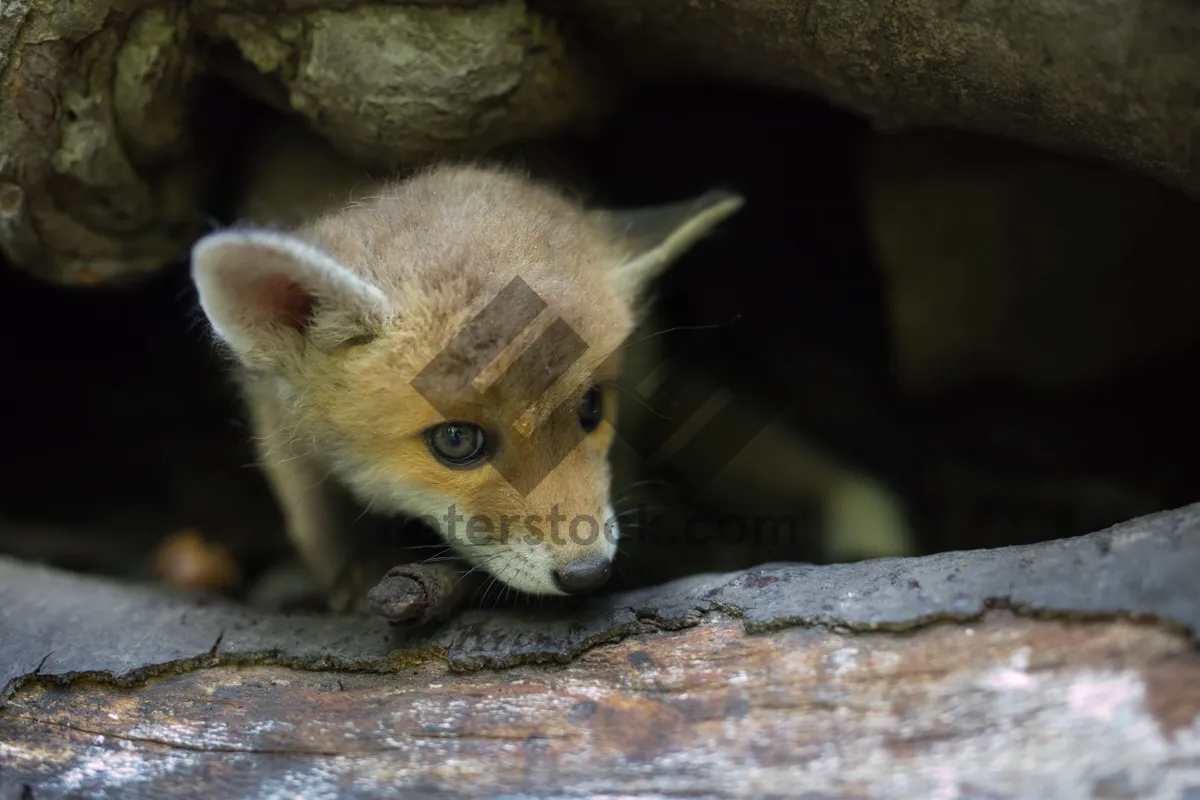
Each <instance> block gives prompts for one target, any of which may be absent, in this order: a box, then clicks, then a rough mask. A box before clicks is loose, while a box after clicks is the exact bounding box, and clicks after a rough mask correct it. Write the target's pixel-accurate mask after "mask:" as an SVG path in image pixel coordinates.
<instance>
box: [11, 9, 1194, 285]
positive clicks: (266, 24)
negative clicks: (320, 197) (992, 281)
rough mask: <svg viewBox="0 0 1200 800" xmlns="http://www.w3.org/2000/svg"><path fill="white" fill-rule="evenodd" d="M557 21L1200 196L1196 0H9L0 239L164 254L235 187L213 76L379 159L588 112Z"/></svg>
mask: <svg viewBox="0 0 1200 800" xmlns="http://www.w3.org/2000/svg"><path fill="white" fill-rule="evenodd" d="M534 5H536V8H533V7H532V6H534ZM560 22H565V23H567V24H569V25H572V26H573V25H574V23H577V22H579V23H582V24H583V25H584V26H585V27H586V28H587V31H588V34H589V36H588V37H586V40H587V41H588V42H589V47H590V43H591V42H593V41H603V42H605V43H606V44H607V50H609V51H611V52H612V53H619V54H621V55H622V56H623V57H624V58H625V60H626V61H627V62H628V63H629V64H632V65H633V66H634V70H635V72H641V71H647V70H657V71H665V72H670V73H675V74H685V75H689V76H703V77H718V78H722V79H736V80H741V81H746V82H748V83H752V84H755V85H766V86H772V87H783V88H788V89H795V90H802V91H806V92H811V93H814V94H816V95H819V96H821V97H824V98H826V99H828V100H829V101H831V102H833V103H835V104H837V105H838V106H841V107H843V108H845V109H848V110H851V111H854V112H856V113H858V114H861V115H863V116H865V117H867V118H870V119H872V120H874V121H876V122H878V123H879V124H880V125H881V126H883V127H888V128H900V127H906V126H907V127H920V126H927V125H933V126H948V127H954V128H960V129H964V130H971V131H977V132H981V133H986V134H992V135H997V136H1003V137H1011V138H1014V139H1017V140H1020V141H1024V142H1028V143H1031V144H1036V145H1041V146H1045V147H1048V148H1050V149H1053V150H1057V151H1063V152H1069V153H1078V154H1083V155H1089V156H1097V157H1100V158H1103V159H1106V160H1108V161H1110V162H1112V163H1115V164H1120V165H1122V166H1124V167H1127V168H1129V169H1132V170H1136V171H1138V172H1140V173H1142V174H1144V175H1149V176H1153V177H1154V178H1156V179H1158V180H1160V181H1163V182H1164V183H1166V184H1168V185H1170V186H1173V187H1176V188H1179V189H1182V190H1184V191H1186V192H1189V193H1191V194H1192V195H1193V196H1200V195H1198V193H1200V159H1198V158H1197V155H1196V154H1197V152H1200V139H1198V138H1197V137H1198V136H1200V134H1198V133H1197V131H1198V130H1200V126H1198V125H1197V119H1198V117H1197V114H1198V113H1200V112H1198V111H1197V104H1196V102H1195V87H1196V86H1198V85H1200V49H1198V48H1197V46H1196V45H1197V43H1198V42H1200V7H1198V6H1196V5H1195V4H1194V3H1188V2H1182V1H1181V0H1117V1H1116V2H1098V1H1097V0H1031V1H1030V2H1020V3H1013V2H1010V1H1009V0H985V1H984V2H976V3H969V4H964V3H963V2H961V0H899V1H897V2H891V3H885V4H874V3H858V4H849V5H848V4H847V3H845V2H842V0H806V2H802V3H796V2H794V1H793V0H736V1H734V0H730V1H729V2H720V3H718V2H711V0H708V1H706V2H699V1H697V2H690V3H679V2H676V1H675V0H571V2H569V3H561V2H560V3H537V4H532V3H531V4H529V5H528V6H527V5H526V3H525V2H523V0H504V1H503V2H482V0H417V1H414V0H405V1H404V2H392V3H368V2H363V1H362V0H273V2H269V3H268V2H258V1H257V0H197V2H193V3H187V4H185V3H175V2H167V0H135V1H134V2H114V0H79V1H78V2H73V3H66V4H64V3H60V2H57V1H56V0H6V1H5V2H4V3H3V4H2V5H0V154H2V155H0V251H2V252H3V254H4V256H5V257H6V259H7V260H8V261H10V262H11V263H12V264H14V265H16V266H19V267H22V268H24V269H27V270H29V271H31V272H33V273H34V274H36V275H38V276H40V277H41V278H43V279H45V280H48V281H53V282H58V283H64V284H70V285H85V284H95V283H103V282H112V281H118V280H122V279H127V278H131V277H136V276H139V275H142V274H144V273H146V272H149V271H153V270H155V269H158V268H160V267H161V266H163V265H165V264H167V263H171V262H172V261H173V260H175V259H176V258H177V257H179V256H180V255H181V254H182V253H183V252H185V251H186V248H187V246H188V244H189V243H190V242H191V241H192V240H193V239H194V238H195V237H196V236H197V235H198V233H199V232H200V231H201V229H202V226H203V222H204V211H205V209H204V207H203V206H204V198H206V197H207V196H208V194H209V192H210V191H211V190H212V189H213V188H214V185H215V183H216V182H218V181H223V180H224V181H227V180H229V176H228V175H222V173H221V171H220V170H219V169H217V168H216V167H218V166H219V165H221V164H223V163H224V162H223V160H222V159H221V157H220V156H219V155H217V154H215V153H214V152H213V150H212V147H211V145H212V144H213V140H214V139H217V138H220V132H221V131H222V130H226V131H227V130H228V129H229V127H230V125H231V124H233V123H235V122H236V121H237V120H224V119H219V120H214V119H212V118H211V117H212V115H211V114H207V113H205V112H204V111H203V110H202V109H199V108H198V107H197V106H196V102H195V93H196V90H197V88H198V87H199V86H200V85H201V83H202V82H203V81H204V80H205V79H209V78H213V77H219V78H220V79H223V80H227V81H230V82H231V83H233V84H234V85H236V86H237V87H238V88H239V89H240V90H241V91H242V92H243V93H245V94H247V95H249V96H252V97H254V98H256V99H257V100H259V101H261V102H263V103H265V104H267V105H271V106H275V107H279V108H281V109H287V110H289V111H294V112H296V113H297V114H298V115H299V116H301V117H303V118H305V119H307V120H308V122H309V123H311V125H312V126H313V127H314V128H315V129H316V130H318V131H320V132H321V134H322V135H323V136H325V137H326V138H328V139H329V140H330V141H331V142H334V143H335V144H336V145H337V146H338V147H339V148H340V149H341V150H342V151H344V152H346V153H349V154H352V155H354V156H356V157H358V158H360V159H363V160H365V161H368V162H371V163H372V164H375V165H387V166H392V165H396V164H399V163H404V164H408V163H411V162H412V161H417V160H423V159H426V158H429V157H433V156H436V155H439V154H444V153H458V152H460V151H461V150H463V149H464V148H465V149H466V150H471V151H478V150H481V149H487V148H491V147H494V146H499V145H504V144H507V143H512V142H516V141H527V140H535V139H538V138H540V137H543V136H551V135H554V134H556V133H560V132H562V131H564V130H566V129H568V128H570V127H572V126H575V125H578V124H580V123H586V122H587V121H589V120H593V119H595V118H596V116H597V115H599V114H602V113H603V111H604V109H605V108H607V107H609V106H610V102H611V99H612V97H613V93H612V88H613V87H612V86H610V85H609V78H610V77H611V76H614V75H616V74H618V73H619V72H620V70H618V69H616V65H615V64H612V63H609V64H601V65H599V68H597V64H596V63H595V61H594V58H595V57H596V56H598V55H602V54H601V53H599V52H584V41H585V37H581V36H571V35H569V33H565V32H564V31H562V30H560V27H561V26H560V24H559V23H560ZM600 49H601V50H604V49H605V48H600ZM214 122H215V124H213V123H214Z"/></svg>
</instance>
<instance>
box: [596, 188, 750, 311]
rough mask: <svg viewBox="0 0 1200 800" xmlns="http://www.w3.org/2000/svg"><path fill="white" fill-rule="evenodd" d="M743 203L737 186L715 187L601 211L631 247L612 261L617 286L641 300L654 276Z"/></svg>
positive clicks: (629, 299)
mask: <svg viewBox="0 0 1200 800" xmlns="http://www.w3.org/2000/svg"><path fill="white" fill-rule="evenodd" d="M744 204H745V199H744V198H743V197H742V196H741V195H740V194H737V193H736V192H732V191H728V190H725V189H713V190H712V191H709V192H706V193H704V194H702V195H700V196H699V197H695V198H692V199H691V200H685V201H682V202H676V203H669V204H666V205H661V206H653V207H648V208H632V209H624V210H620V211H608V212H601V213H600V216H601V218H602V219H604V220H605V221H606V223H607V224H608V225H609V227H610V229H611V230H613V231H614V232H616V233H617V234H619V235H620V236H621V237H622V238H623V239H624V240H625V241H626V243H627V244H628V245H629V249H630V251H631V252H630V256H629V258H628V259H626V260H625V261H624V262H622V263H620V264H616V265H613V268H612V277H613V280H614V283H615V285H616V287H617V290H618V291H619V292H620V293H621V294H622V296H624V297H625V299H626V301H627V302H629V303H630V304H631V305H632V306H635V307H637V306H641V305H643V304H644V302H645V300H646V296H647V293H648V291H649V289H650V286H651V285H652V284H653V283H654V281H655V280H657V279H658V278H659V277H660V276H661V275H662V273H663V272H665V271H666V270H667V268H668V267H669V266H670V265H671V264H673V263H674V262H675V261H677V260H678V259H679V258H680V257H681V256H683V254H684V253H686V252H687V251H688V250H689V249H691V248H692V247H693V246H694V245H695V244H696V243H697V242H699V241H700V240H701V239H703V238H704V237H705V236H707V235H709V234H710V233H712V231H713V230H715V229H716V228H717V226H718V225H720V224H721V223H722V222H724V221H725V220H726V219H727V218H728V217H730V216H732V215H733V214H734V213H735V212H737V211H738V210H739V209H740V208H741V207H742V206H743V205H744Z"/></svg>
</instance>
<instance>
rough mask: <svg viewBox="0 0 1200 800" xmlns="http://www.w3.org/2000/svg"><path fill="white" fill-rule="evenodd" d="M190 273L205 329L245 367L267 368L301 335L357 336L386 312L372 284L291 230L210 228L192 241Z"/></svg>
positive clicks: (320, 340) (333, 339)
mask: <svg viewBox="0 0 1200 800" xmlns="http://www.w3.org/2000/svg"><path fill="white" fill-rule="evenodd" d="M192 280H193V281H194V282H195V284H196V288H197V290H198V291H199V294H200V307H201V308H203V309H204V313H205V315H207V317H208V320H209V322H210V323H211V324H212V327H213V330H214V331H215V332H216V334H217V336H219V337H220V338H221V339H222V340H224V341H225V343H226V344H228V345H229V346H230V347H231V348H233V350H234V352H235V353H236V354H237V355H238V357H239V358H240V359H241V361H242V362H243V363H245V364H246V365H247V366H251V367H260V368H268V367H270V366H273V365H276V364H278V363H280V362H281V360H283V359H285V358H287V357H288V355H289V354H291V353H294V352H296V350H297V348H299V347H300V346H301V345H302V344H303V343H304V342H305V340H306V339H308V340H315V341H316V343H317V344H318V345H335V344H337V343H338V342H339V341H342V340H346V339H351V338H355V337H359V336H362V335H363V334H366V333H368V332H369V331H370V329H371V328H372V327H374V326H377V325H378V324H380V323H381V322H382V321H383V320H384V319H385V318H386V316H387V313H388V299H387V297H386V296H385V295H384V293H383V292H382V291H380V290H379V289H378V288H377V287H375V286H373V285H371V284H370V283H367V282H366V281H365V280H363V279H362V278H360V277H358V276H357V275H355V274H354V273H353V272H351V271H350V270H348V269H346V267H344V266H342V265H341V264H339V263H338V262H337V261H336V260H335V259H333V258H332V257H330V256H328V255H326V254H325V253H323V252H321V251H320V250H319V249H317V248H316V247H313V246H312V245H310V244H308V243H307V242H304V241H302V240H300V239H298V238H296V237H294V236H289V235H286V234H281V233H274V232H270V231H259V230H237V231H222V232H220V233H213V234H210V235H208V236H205V237H204V238H202V239H200V241H198V242H197V243H196V244H195V246H194V247H193V248H192Z"/></svg>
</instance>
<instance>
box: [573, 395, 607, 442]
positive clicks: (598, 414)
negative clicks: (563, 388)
mask: <svg viewBox="0 0 1200 800" xmlns="http://www.w3.org/2000/svg"><path fill="white" fill-rule="evenodd" d="M603 418H604V408H603V393H602V392H601V391H600V388H599V387H597V386H593V387H592V388H591V389H588V390H587V391H586V392H584V394H583V397H582V398H581V399H580V401H579V424H580V425H581V426H582V427H583V430H584V431H585V432H587V433H591V432H592V431H594V430H596V428H598V427H600V420H601V419H603Z"/></svg>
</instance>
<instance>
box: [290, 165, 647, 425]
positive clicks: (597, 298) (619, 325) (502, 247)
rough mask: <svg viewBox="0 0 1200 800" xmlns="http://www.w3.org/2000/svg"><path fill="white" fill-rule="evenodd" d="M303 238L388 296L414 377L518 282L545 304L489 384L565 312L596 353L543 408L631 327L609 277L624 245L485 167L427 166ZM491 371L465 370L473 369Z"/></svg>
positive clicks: (575, 210) (554, 195) (571, 208)
mask: <svg viewBox="0 0 1200 800" xmlns="http://www.w3.org/2000/svg"><path fill="white" fill-rule="evenodd" d="M297 233H298V235H300V236H301V237H303V238H306V239H308V240H310V241H312V242H313V243H314V244H317V245H318V246H320V247H321V248H323V249H324V250H326V251H327V252H329V253H330V254H331V255H332V256H334V257H335V258H337V259H338V260H339V261H340V262H341V263H342V264H344V265H345V266H346V267H347V268H349V269H351V270H353V271H354V272H356V273H357V274H359V275H362V276H363V277H365V278H367V279H368V280H369V281H370V282H371V283H373V284H375V285H376V286H378V287H379V288H380V289H382V290H383V291H384V293H385V294H386V295H387V296H388V297H389V299H390V300H391V301H392V304H393V310H394V315H395V319H394V324H393V325H392V326H389V327H390V328H392V329H393V330H392V331H390V332H394V333H396V334H399V335H400V336H402V337H407V338H410V341H408V342H407V347H404V348H402V351H401V352H402V355H403V361H405V362H407V364H408V367H409V371H415V370H419V369H420V368H422V367H423V366H424V365H425V364H426V363H428V361H429V360H431V359H432V358H433V357H434V356H435V355H436V354H437V353H438V352H440V351H441V349H442V348H443V347H445V345H446V344H448V343H449V341H450V340H451V339H452V338H453V337H454V336H455V335H456V334H457V333H458V332H459V331H460V330H462V327H463V326H464V325H465V324H466V323H467V321H468V320H469V319H470V318H471V317H472V316H474V315H475V314H476V313H478V312H479V311H480V310H481V309H482V307H483V306H484V305H486V303H487V302H489V301H490V300H491V299H492V298H494V297H495V296H496V295H497V294H498V293H499V292H500V291H501V290H502V289H504V287H505V286H507V285H508V284H509V282H510V281H512V279H513V278H515V277H520V278H521V279H522V280H524V281H525V283H527V284H528V285H529V286H530V288H532V289H533V290H534V292H536V293H537V294H538V296H539V297H541V298H542V300H544V301H545V302H546V303H547V304H548V306H549V308H548V309H547V310H546V312H544V314H543V315H542V317H541V318H539V320H538V322H537V324H536V325H535V326H531V329H530V330H528V331H527V332H526V333H525V334H524V336H523V337H522V341H521V342H520V343H518V345H517V346H515V347H513V348H511V349H510V350H509V351H506V353H505V354H504V357H502V358H501V359H499V360H498V361H497V363H495V364H493V365H491V366H492V369H491V371H490V373H486V374H484V375H483V377H482V380H483V382H485V383H486V382H489V381H490V379H492V378H494V377H495V376H496V375H498V374H500V373H502V372H503V371H504V370H505V369H506V368H507V366H508V364H507V363H506V362H510V361H511V360H512V359H513V358H515V357H516V355H517V354H518V353H519V352H520V350H521V349H522V346H523V344H525V343H527V342H528V341H529V340H530V339H531V338H532V337H534V336H536V335H537V333H538V332H540V329H541V328H544V327H545V326H546V325H547V324H548V323H549V322H550V321H551V320H552V319H553V318H554V317H555V316H559V317H561V318H562V319H563V320H564V321H565V322H566V323H567V324H568V325H569V326H570V327H571V329H572V330H573V331H575V333H577V334H578V335H579V336H580V337H582V339H583V340H584V342H586V343H587V345H588V347H589V350H588V353H587V355H586V356H585V357H583V358H582V359H580V362H579V363H578V364H577V365H575V366H574V367H573V368H572V370H571V372H570V373H569V374H568V375H566V376H564V377H563V379H562V381H560V384H561V386H556V389H558V390H559V391H552V392H548V393H547V397H546V401H547V403H554V402H556V401H557V400H558V399H560V398H557V397H556V395H558V394H560V393H562V392H566V391H573V390H574V387H575V386H577V385H578V384H579V383H580V382H581V381H582V380H584V379H585V377H586V375H587V373H589V372H590V371H591V370H593V369H595V368H596V367H597V366H599V363H600V362H601V361H602V360H603V359H604V358H605V357H606V356H607V355H608V354H609V353H611V352H612V351H613V350H614V349H615V348H616V347H617V346H618V345H619V344H620V342H621V341H622V340H623V338H624V337H625V336H626V335H627V334H628V331H629V329H630V328H631V327H632V324H633V320H632V318H631V316H630V309H629V305H628V303H627V302H626V301H623V300H622V299H621V298H620V297H618V296H617V294H616V291H615V289H614V286H613V284H612V282H611V281H610V280H609V279H608V275H607V273H606V270H608V269H611V268H613V267H615V266H616V265H617V264H619V263H620V262H621V261H622V260H623V259H624V258H625V257H626V256H627V255H628V253H627V252H626V247H627V246H626V245H625V243H624V242H622V241H621V240H620V239H619V238H618V237H616V236H613V235H612V234H611V233H610V232H609V231H607V230H606V229H604V228H603V227H602V226H601V225H600V224H599V223H598V222H597V220H596V218H595V217H594V216H592V215H590V214H588V213H587V212H586V211H585V210H584V209H583V208H582V207H581V206H580V205H579V204H577V203H574V202H572V201H571V200H569V199H568V198H566V197H564V196H563V195H562V194H561V193H559V192H557V191H555V190H553V189H552V188H550V187H548V186H544V185H542V184H538V183H536V182H533V181H531V180H529V178H527V177H526V176H523V175H519V174H516V173H511V172H507V171H503V170H500V169H496V168H491V167H478V166H455V167H440V168H437V169H433V170H429V171H427V172H424V173H422V174H419V175H417V176H415V177H413V178H410V179H408V180H406V181H403V182H395V183H387V184H383V185H382V186H381V187H380V189H379V190H378V191H376V192H374V193H373V194H372V195H371V196H368V197H364V198H361V199H360V200H358V201H356V202H354V203H352V204H350V205H349V206H347V207H345V208H343V209H341V210H339V211H337V212H334V213H331V214H327V215H325V216H323V217H320V218H318V219H316V220H315V221H313V222H311V223H309V224H308V225H306V226H304V227H302V228H301V229H300V230H298V231H297ZM396 344H397V345H403V344H404V343H402V342H396ZM393 360H395V359H393ZM400 366H401V365H400V364H398V363H397V364H394V367H396V368H399V367H400ZM486 366H488V365H485V364H475V365H469V368H472V369H474V371H475V372H476V373H478V372H480V371H482V370H483V368H484V367H486ZM605 377H609V378H611V377H613V376H605Z"/></svg>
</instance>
